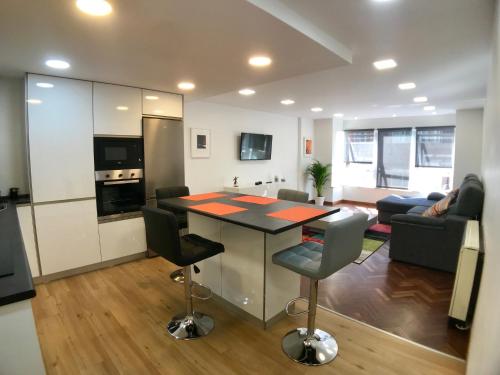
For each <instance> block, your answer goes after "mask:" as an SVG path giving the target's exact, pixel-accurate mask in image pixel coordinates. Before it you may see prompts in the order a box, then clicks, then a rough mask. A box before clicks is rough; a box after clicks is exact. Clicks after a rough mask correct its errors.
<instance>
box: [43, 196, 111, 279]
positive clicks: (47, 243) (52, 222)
mask: <svg viewBox="0 0 500 375" xmlns="http://www.w3.org/2000/svg"><path fill="white" fill-rule="evenodd" d="M35 219H36V230H37V236H38V250H39V253H40V262H41V266H42V273H43V274H44V275H47V274H51V273H55V272H61V271H66V270H70V269H73V268H78V267H82V266H86V265H89V264H94V263H99V262H100V261H101V252H100V248H99V232H98V227H97V209H96V201H95V199H89V200H81V201H73V202H63V203H52V204H42V205H37V206H35Z"/></svg>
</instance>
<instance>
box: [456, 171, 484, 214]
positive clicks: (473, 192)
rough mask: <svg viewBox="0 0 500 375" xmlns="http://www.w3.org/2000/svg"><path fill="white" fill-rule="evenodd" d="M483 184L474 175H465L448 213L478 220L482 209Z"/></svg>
mask: <svg viewBox="0 0 500 375" xmlns="http://www.w3.org/2000/svg"><path fill="white" fill-rule="evenodd" d="M483 199H484V190H483V184H482V183H481V181H480V180H479V179H478V178H477V176H475V175H467V178H466V179H465V180H464V182H463V183H462V185H460V191H459V192H458V197H457V200H456V203H455V204H453V205H452V206H451V207H450V210H449V213H450V214H453V215H459V216H465V217H469V218H479V217H480V216H481V212H482V209H483Z"/></svg>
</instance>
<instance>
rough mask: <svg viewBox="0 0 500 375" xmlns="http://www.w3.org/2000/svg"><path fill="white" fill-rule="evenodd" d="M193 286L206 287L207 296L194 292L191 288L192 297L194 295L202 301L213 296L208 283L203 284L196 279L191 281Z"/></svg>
mask: <svg viewBox="0 0 500 375" xmlns="http://www.w3.org/2000/svg"><path fill="white" fill-rule="evenodd" d="M191 287H200V288H202V289H205V290H206V291H207V296H202V295H199V294H196V293H193V291H192V289H191V297H193V298H196V299H200V300H202V301H206V300H208V299H210V298H212V296H213V293H212V289H210V288H209V287H208V286H206V285H203V284H200V283H197V282H196V281H193V282H192V283H191Z"/></svg>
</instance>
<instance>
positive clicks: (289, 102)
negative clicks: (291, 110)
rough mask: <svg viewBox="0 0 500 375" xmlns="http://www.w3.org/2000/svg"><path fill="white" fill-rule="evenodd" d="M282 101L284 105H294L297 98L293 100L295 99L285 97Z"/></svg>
mask: <svg viewBox="0 0 500 375" xmlns="http://www.w3.org/2000/svg"><path fill="white" fill-rule="evenodd" d="M280 103H281V104H283V105H292V104H294V103H295V100H293V99H283V100H282V101H281V102H280Z"/></svg>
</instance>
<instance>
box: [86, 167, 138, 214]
mask: <svg viewBox="0 0 500 375" xmlns="http://www.w3.org/2000/svg"><path fill="white" fill-rule="evenodd" d="M95 177H96V182H95V187H96V201H97V214H98V216H99V217H103V216H119V215H122V214H125V213H130V212H136V211H140V210H141V207H142V206H144V204H145V202H146V200H145V190H144V172H143V169H123V170H122V169H115V170H106V171H96V172H95Z"/></svg>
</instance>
